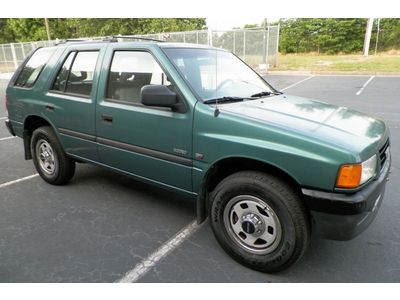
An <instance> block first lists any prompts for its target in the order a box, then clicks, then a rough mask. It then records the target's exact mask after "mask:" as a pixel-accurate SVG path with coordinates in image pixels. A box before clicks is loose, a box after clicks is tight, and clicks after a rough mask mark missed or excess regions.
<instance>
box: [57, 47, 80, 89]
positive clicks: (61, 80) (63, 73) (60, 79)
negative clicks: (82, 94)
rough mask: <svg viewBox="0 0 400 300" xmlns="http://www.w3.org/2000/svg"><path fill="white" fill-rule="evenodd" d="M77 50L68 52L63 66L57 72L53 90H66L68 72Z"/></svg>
mask: <svg viewBox="0 0 400 300" xmlns="http://www.w3.org/2000/svg"><path fill="white" fill-rule="evenodd" d="M75 54H76V52H71V53H70V54H68V56H67V59H66V60H65V62H64V64H63V66H62V67H61V69H60V71H59V72H58V74H57V77H56V79H55V81H54V83H53V87H52V88H51V89H52V90H53V91H58V92H64V91H65V87H66V86H67V79H68V74H69V71H70V69H71V64H72V61H73V59H74V57H75Z"/></svg>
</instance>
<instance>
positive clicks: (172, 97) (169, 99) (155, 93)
mask: <svg viewBox="0 0 400 300" xmlns="http://www.w3.org/2000/svg"><path fill="white" fill-rule="evenodd" d="M140 101H141V102H142V104H143V105H147V106H159V107H170V108H172V109H173V108H174V107H175V106H176V104H177V102H178V98H177V97H176V94H175V93H174V92H172V91H171V90H170V89H169V88H167V87H166V86H165V85H158V84H155V85H145V86H143V87H142V89H141V91H140Z"/></svg>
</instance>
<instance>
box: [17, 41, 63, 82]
mask: <svg viewBox="0 0 400 300" xmlns="http://www.w3.org/2000/svg"><path fill="white" fill-rule="evenodd" d="M54 52H55V49H54V48H41V49H38V50H37V51H36V52H35V53H34V54H33V55H32V56H31V58H30V59H29V60H28V62H27V63H26V64H25V66H24V67H23V68H22V70H21V72H20V73H19V75H18V78H17V80H16V81H15V84H14V86H17V87H24V88H30V87H32V86H33V85H34V84H35V82H36V80H37V79H38V78H39V75H40V73H41V72H42V70H43V69H44V67H45V66H46V63H47V62H48V61H49V59H50V57H51V55H52V54H53V53H54Z"/></svg>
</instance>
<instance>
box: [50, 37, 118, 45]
mask: <svg viewBox="0 0 400 300" xmlns="http://www.w3.org/2000/svg"><path fill="white" fill-rule="evenodd" d="M96 42H117V39H115V38H113V37H102V38H87V39H61V40H59V39H56V45H60V44H67V43H96Z"/></svg>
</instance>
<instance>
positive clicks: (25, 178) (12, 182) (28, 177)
mask: <svg viewBox="0 0 400 300" xmlns="http://www.w3.org/2000/svg"><path fill="white" fill-rule="evenodd" d="M37 176H39V174H33V175H29V176H26V177H22V178H19V179H16V180H13V181H9V182H6V183H2V184H0V189H1V188H3V187H6V186H10V185H13V184H16V183H18V182H22V181H25V180H29V179H32V178H35V177H37Z"/></svg>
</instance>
